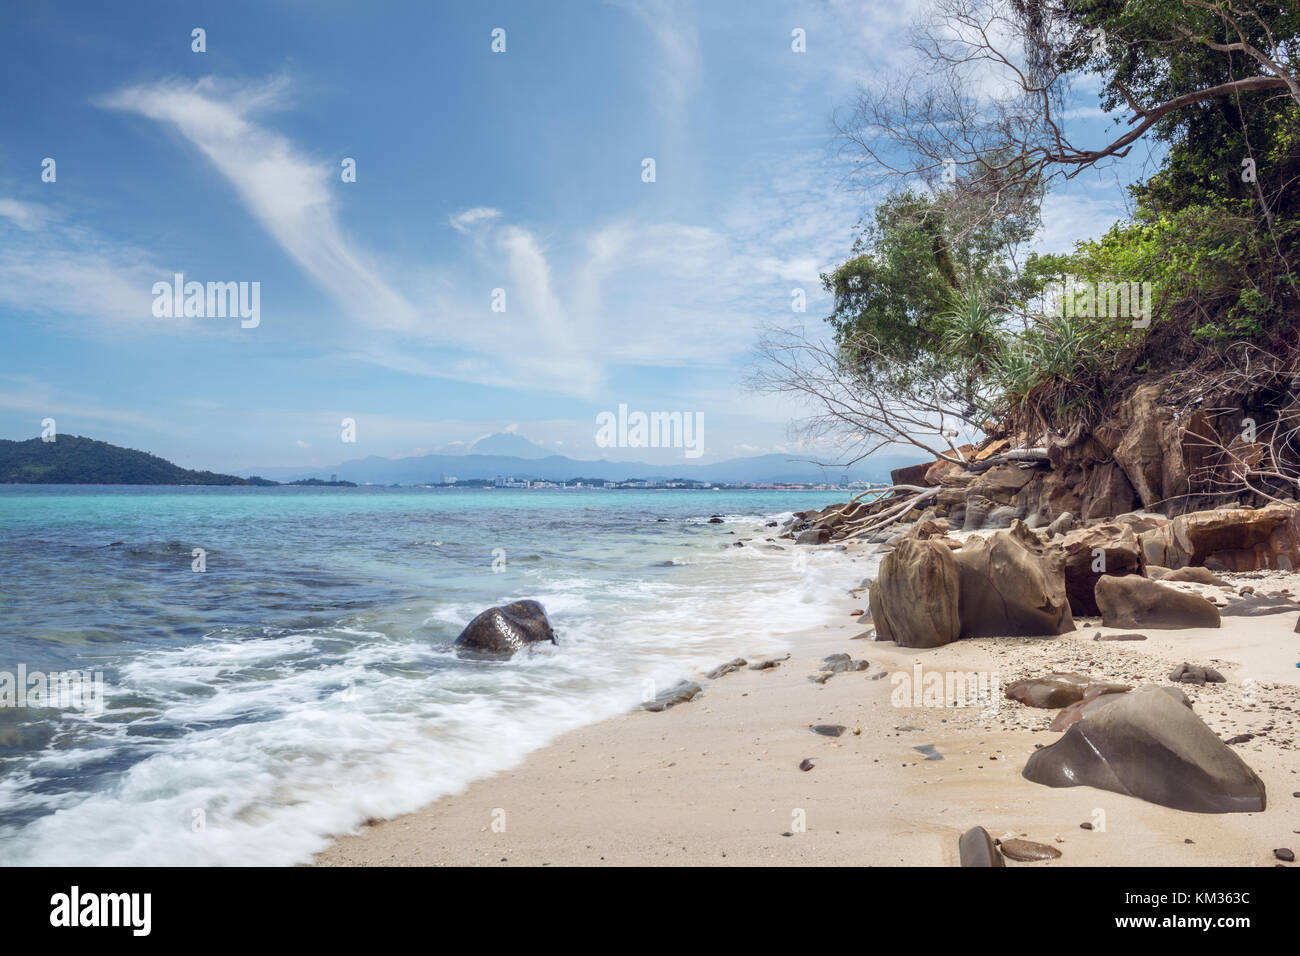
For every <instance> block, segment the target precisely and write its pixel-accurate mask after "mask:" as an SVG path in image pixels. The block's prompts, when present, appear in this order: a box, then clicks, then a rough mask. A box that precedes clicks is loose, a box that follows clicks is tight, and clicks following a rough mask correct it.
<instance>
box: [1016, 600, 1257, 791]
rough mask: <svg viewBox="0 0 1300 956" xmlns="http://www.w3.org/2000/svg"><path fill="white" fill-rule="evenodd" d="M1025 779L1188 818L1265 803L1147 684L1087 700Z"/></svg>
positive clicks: (1198, 725) (1245, 770)
mask: <svg viewBox="0 0 1300 956" xmlns="http://www.w3.org/2000/svg"><path fill="white" fill-rule="evenodd" d="M1103 580H1105V579H1103ZM1024 777H1025V779H1027V780H1032V781H1033V782H1034V783H1041V784H1044V785H1046V786H1049V787H1075V786H1088V787H1097V788H1098V789H1100V790H1110V791H1112V792H1114V793H1123V794H1127V795H1129V796H1133V797H1137V798H1138V799H1140V800H1146V801H1148V802H1149V803H1156V804H1159V805H1160V806H1163V807H1172V808H1173V809H1175V810H1190V811H1192V812H1194V813H1254V812H1258V811H1261V810H1263V809H1264V807H1265V805H1266V802H1267V801H1266V797H1265V793H1264V782H1263V781H1262V780H1260V779H1259V777H1258V776H1257V775H1256V774H1255V772H1254V771H1253V770H1251V769H1250V767H1248V766H1246V764H1245V762H1244V761H1242V759H1241V758H1240V757H1238V756H1237V755H1236V754H1235V753H1234V752H1233V751H1232V750H1231V749H1230V748H1229V747H1227V746H1226V745H1225V744H1224V743H1223V741H1221V740H1220V739H1219V738H1218V737H1217V736H1216V735H1215V733H1214V731H1212V730H1211V729H1210V728H1209V727H1207V726H1206V725H1205V724H1204V723H1203V722H1202V721H1201V719H1200V718H1199V717H1197V716H1196V714H1195V713H1193V712H1192V711H1191V710H1190V709H1188V708H1187V707H1184V706H1182V704H1180V703H1179V702H1178V700H1176V699H1175V698H1174V696H1173V695H1171V694H1169V693H1166V692H1165V691H1164V690H1162V689H1161V688H1159V687H1151V686H1147V687H1142V688H1139V689H1138V690H1134V691H1131V692H1129V693H1127V694H1107V695H1105V696H1103V697H1100V698H1098V699H1097V700H1095V701H1093V702H1092V703H1091V704H1089V705H1088V706H1087V707H1086V708H1085V709H1084V711H1083V716H1082V718H1081V719H1080V720H1078V721H1076V722H1075V723H1073V724H1071V725H1070V728H1069V730H1067V731H1066V732H1065V736H1063V737H1062V738H1061V739H1060V740H1058V741H1057V742H1056V743H1054V744H1052V745H1051V746H1050V747H1044V748H1043V749H1042V750H1038V751H1035V752H1034V753H1033V754H1032V755H1031V756H1030V757H1029V761H1028V763H1026V764H1025V770H1024Z"/></svg>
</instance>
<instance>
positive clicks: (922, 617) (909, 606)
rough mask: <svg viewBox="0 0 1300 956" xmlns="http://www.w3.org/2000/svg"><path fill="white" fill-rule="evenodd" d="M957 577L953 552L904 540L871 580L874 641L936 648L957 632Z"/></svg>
mask: <svg viewBox="0 0 1300 956" xmlns="http://www.w3.org/2000/svg"><path fill="white" fill-rule="evenodd" d="M957 600H958V575H957V562H956V560H955V559H954V557H953V552H952V551H951V550H950V549H949V548H948V547H947V546H945V545H943V544H940V543H939V542H938V541H935V540H929V539H927V540H918V539H916V538H904V539H903V540H902V541H900V542H899V543H898V546H897V547H896V548H895V549H894V550H893V551H891V552H890V553H889V554H887V555H885V557H884V559H883V560H882V561H881V562H880V572H879V574H877V576H876V579H875V580H874V581H873V582H871V589H870V602H871V618H872V621H873V622H874V623H875V625H876V636H877V639H878V640H886V641H894V642H895V643H897V644H899V645H900V646H902V647H938V646H940V645H942V644H948V643H950V642H952V641H955V640H956V639H957V638H958V636H959V634H960V621H959V618H958V611H957Z"/></svg>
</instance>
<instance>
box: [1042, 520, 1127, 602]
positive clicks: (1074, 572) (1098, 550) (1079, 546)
mask: <svg viewBox="0 0 1300 956" xmlns="http://www.w3.org/2000/svg"><path fill="white" fill-rule="evenodd" d="M1046 553H1047V554H1049V555H1052V556H1053V557H1055V558H1056V559H1057V560H1059V561H1060V562H1061V566H1062V569H1063V570H1064V573H1065V593H1066V595H1067V596H1068V597H1069V599H1070V610H1071V611H1072V612H1074V613H1075V614H1078V615H1080V616H1087V617H1091V616H1094V615H1097V614H1100V613H1101V611H1100V610H1099V609H1098V607H1097V599H1096V595H1095V589H1096V586H1097V580H1098V579H1099V578H1101V577H1102V575H1106V574H1136V573H1140V572H1141V570H1142V551H1141V548H1140V547H1139V546H1138V538H1137V535H1136V534H1134V533H1133V529H1132V528H1130V527H1129V526H1128V525H1126V524H1119V523H1117V522H1108V523H1105V524H1095V525H1092V526H1090V527H1087V528H1079V529H1077V530H1075V531H1071V532H1069V533H1068V534H1066V535H1065V536H1063V537H1061V538H1058V539H1056V540H1054V541H1052V542H1051V543H1050V544H1048V546H1047V550H1046Z"/></svg>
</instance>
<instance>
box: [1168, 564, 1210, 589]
mask: <svg viewBox="0 0 1300 956" xmlns="http://www.w3.org/2000/svg"><path fill="white" fill-rule="evenodd" d="M1158 580H1161V581H1190V582H1191V583H1193V584H1219V585H1221V584H1223V579H1222V578H1220V577H1218V576H1216V575H1215V573H1214V572H1213V571H1211V570H1210V569H1209V568H1198V567H1186V568H1178V569H1176V570H1174V571H1170V572H1169V573H1168V574H1165V575H1164V576H1163V577H1161V578H1159V579H1158Z"/></svg>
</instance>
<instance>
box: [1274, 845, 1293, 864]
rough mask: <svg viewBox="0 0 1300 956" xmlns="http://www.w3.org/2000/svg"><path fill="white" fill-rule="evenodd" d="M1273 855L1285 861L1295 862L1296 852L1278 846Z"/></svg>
mask: <svg viewBox="0 0 1300 956" xmlns="http://www.w3.org/2000/svg"><path fill="white" fill-rule="evenodd" d="M1273 855H1274V856H1275V857H1277V858H1278V859H1279V860H1281V861H1282V862H1284V863H1294V862H1295V854H1294V853H1292V852H1291V851H1290V850H1288V849H1287V848H1286V847H1278V849H1276V850H1274V851H1273Z"/></svg>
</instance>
